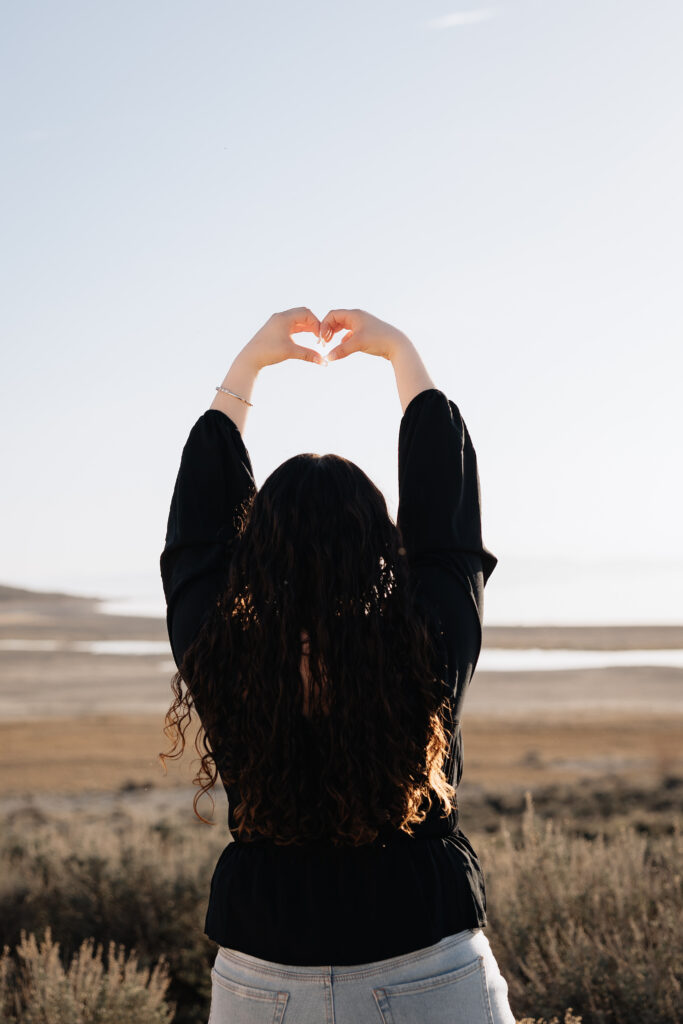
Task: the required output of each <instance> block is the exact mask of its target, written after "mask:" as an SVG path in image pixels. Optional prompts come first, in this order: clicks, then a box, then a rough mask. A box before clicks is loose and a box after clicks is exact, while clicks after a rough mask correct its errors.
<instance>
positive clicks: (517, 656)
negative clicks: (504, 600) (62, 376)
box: [0, 640, 683, 672]
mask: <svg viewBox="0 0 683 1024" xmlns="http://www.w3.org/2000/svg"><path fill="white" fill-rule="evenodd" d="M1 651H27V652H28V651H61V652H71V651H75V652H78V653H83V654H118V655H121V656H125V655H135V654H137V655H159V654H165V655H169V654H170V653H171V651H170V647H169V645H168V643H167V641H165V640H0V652H1ZM163 664H164V667H165V666H166V662H164V663H163ZM623 665H637V666H638V667H640V668H642V667H645V666H657V667H661V666H664V667H667V668H683V650H661V651H657V650H654V651H577V650H562V649H558V650H541V649H540V648H529V649H527V650H516V649H507V648H484V650H482V652H481V655H480V657H479V661H478V663H477V671H478V672H557V671H560V670H562V669H587V668H613V667H619V666H623ZM171 666H172V663H171Z"/></svg>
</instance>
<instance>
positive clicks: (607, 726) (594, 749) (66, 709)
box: [0, 586, 683, 797]
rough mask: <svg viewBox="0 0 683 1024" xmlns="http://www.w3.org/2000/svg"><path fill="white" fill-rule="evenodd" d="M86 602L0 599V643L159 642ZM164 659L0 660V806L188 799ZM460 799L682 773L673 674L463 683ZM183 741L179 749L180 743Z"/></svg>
mask: <svg viewBox="0 0 683 1024" xmlns="http://www.w3.org/2000/svg"><path fill="white" fill-rule="evenodd" d="M97 607H98V603H97V601H96V600H95V599H92V598H80V597H73V596H71V595H62V594H44V593H39V592H34V591H29V590H20V589H18V588H11V587H4V586H0V640H49V639H60V640H63V641H68V640H112V639H115V640H156V641H166V642H167V639H168V638H167V633H166V624H165V622H164V620H163V619H152V618H137V617H131V616H109V615H103V614H101V613H100V612H98V611H97ZM484 645H485V646H488V647H503V648H513V647H514V648H529V647H545V648H547V649H550V648H565V649H566V648H573V649H593V650H595V649H602V650H610V649H619V650H623V649H632V650H633V649H648V648H649V649H661V648H676V649H680V648H683V626H681V627H676V626H661V627H657V626H641V627H616V626H605V627H598V626H592V627H577V626H574V627H493V628H487V629H486V630H485V635H484ZM174 671H175V665H174V664H173V661H172V659H171V653H170V648H169V649H168V652H167V653H166V654H149V655H112V654H100V655H94V654H89V653H83V652H75V651H69V650H63V651H13V650H7V649H6V650H1V649H0V793H3V794H5V795H6V796H7V797H12V796H19V795H25V794H31V793H38V792H42V793H54V794H57V793H79V792H88V791H90V792H93V791H105V790H106V791H118V790H120V789H122V788H124V789H125V790H126V791H127V792H133V791H138V790H143V789H144V788H145V787H149V788H150V789H151V790H153V791H155V792H162V791H167V790H171V789H177V788H179V787H180V788H185V787H188V786H190V784H191V780H192V777H193V775H194V765H193V758H194V757H196V754H194V752H193V751H187V752H186V753H185V755H184V757H183V758H182V760H180V761H179V762H170V763H169V767H168V774H167V775H166V776H164V774H163V769H162V766H161V764H160V762H159V760H158V753H159V751H162V750H166V749H168V744H167V741H166V738H165V737H164V735H163V731H162V730H163V719H164V713H165V710H166V708H167V707H168V704H169V700H170V687H169V681H170V678H171V676H172V674H173V672H174ZM463 740H464V762H465V767H464V776H463V781H466V782H467V784H468V786H483V787H488V786H492V787H501V786H505V785H539V784H546V783H551V782H555V781H563V782H572V781H575V780H580V779H585V778H587V777H597V776H600V775H605V774H607V775H609V774H613V775H617V774H618V775H621V776H623V777H625V778H631V777H632V778H643V777H644V776H647V775H656V774H660V775H661V774H662V773H666V772H668V771H671V772H676V771H680V770H682V769H683V669H680V668H665V667H652V666H651V667H637V666H632V667H631V666H630V667H625V668H601V669H581V670H562V671H554V672H545V671H543V672H484V671H481V672H479V671H478V672H476V673H475V676H474V679H473V681H472V684H471V687H470V691H469V693H468V694H467V698H466V702H465V709H464V714H463ZM192 741H193V740H190V743H192Z"/></svg>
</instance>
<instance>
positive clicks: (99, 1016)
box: [0, 928, 174, 1024]
mask: <svg viewBox="0 0 683 1024" xmlns="http://www.w3.org/2000/svg"><path fill="white" fill-rule="evenodd" d="M16 952H17V955H18V963H17V962H16V961H15V960H14V959H13V958H11V956H10V949H9V947H8V946H5V948H4V950H3V953H2V957H1V958H0V1007H1V1008H2V1013H3V1016H2V1021H3V1024H130V1022H132V1021H135V1022H136V1024H170V1022H171V1021H172V1020H173V1015H174V1009H173V1007H171V1006H169V1005H167V1003H166V1001H165V996H166V991H167V989H168V984H169V979H168V968H167V967H166V965H165V964H164V963H163V961H160V962H159V963H158V964H156V965H155V966H154V967H153V968H152V969H151V970H149V969H145V968H141V967H139V965H138V960H137V957H136V956H135V954H134V953H129V954H128V955H126V952H125V950H124V949H123V948H119V949H118V950H117V949H116V946H115V944H114V943H113V942H112V943H110V944H109V949H108V953H107V957H106V962H105V961H103V959H102V947H101V946H97V948H95V943H94V941H93V939H84V940H83V942H82V943H81V945H80V948H79V949H78V952H77V953H76V954H75V956H74V957H73V959H72V961H71V963H70V965H69V967H68V968H65V967H64V966H63V964H62V962H61V960H60V957H59V943H58V942H54V941H53V939H52V934H51V931H50V929H49V928H47V929H46V931H45V937H44V939H43V941H42V942H41V943H39V942H38V941H37V939H36V937H35V935H33V934H31V935H27V934H26V933H25V932H24V933H22V936H21V942H20V943H19V945H18V946H17V949H16Z"/></svg>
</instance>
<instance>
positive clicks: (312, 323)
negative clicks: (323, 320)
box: [285, 306, 320, 336]
mask: <svg viewBox="0 0 683 1024" xmlns="http://www.w3.org/2000/svg"><path fill="white" fill-rule="evenodd" d="M285 316H286V318H287V325H288V330H289V333H290V334H299V333H301V332H302V331H311V332H312V333H313V334H315V335H317V336H319V335H320V321H319V320H318V318H317V316H315V314H314V313H312V312H311V310H310V309H309V308H308V307H307V306H298V307H297V308H296V309H288V310H287V311H286V313H285Z"/></svg>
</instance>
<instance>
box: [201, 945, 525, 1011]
mask: <svg viewBox="0 0 683 1024" xmlns="http://www.w3.org/2000/svg"><path fill="white" fill-rule="evenodd" d="M211 981H212V990H211V1014H210V1016H209V1021H208V1024H515V1017H514V1014H513V1013H512V1010H511V1009H510V1004H509V1003H508V996H507V992H508V986H507V982H506V981H505V979H504V978H503V976H502V974H501V973H500V970H499V968H498V964H497V962H496V959H495V957H494V955H493V951H492V949H491V947H490V945H489V941H488V939H487V938H486V935H485V934H484V932H483V931H482V929H481V928H476V929H474V930H472V929H470V928H468V929H466V930H465V931H462V932H458V933H457V934H455V935H447V936H446V937H445V938H443V939H441V941H440V942H437V943H435V945H433V946H427V947H426V948H425V949H416V950H414V951H413V952H412V953H405V954H404V955H403V956H394V957H390V958H389V959H387V960H376V961H374V962H373V963H369V964H355V965H352V966H343V967H333V966H330V967H298V966H295V965H291V964H276V963H271V962H270V961H269V960H260V959H258V957H255V956H249V955H248V954H246V953H241V952H239V951H238V950H233V949H224V948H223V947H222V946H220V947H219V948H218V952H217V954H216V960H215V963H214V966H213V969H212V971H211Z"/></svg>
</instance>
